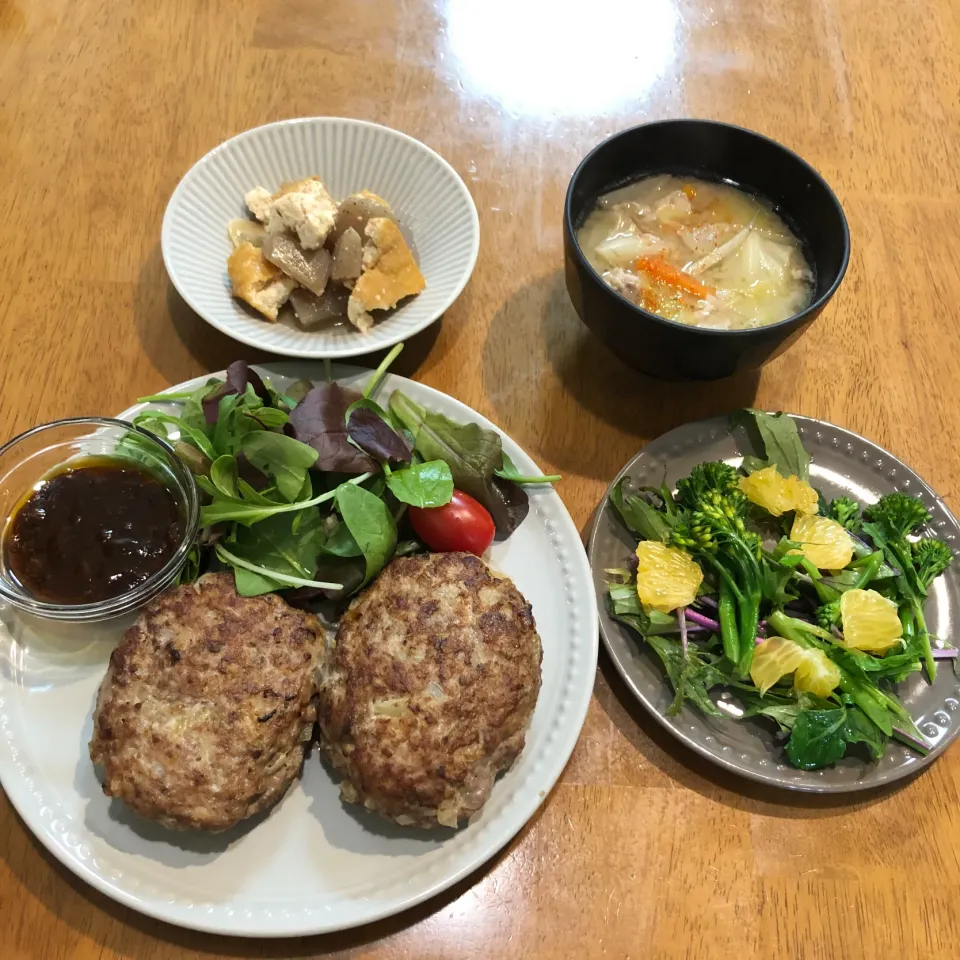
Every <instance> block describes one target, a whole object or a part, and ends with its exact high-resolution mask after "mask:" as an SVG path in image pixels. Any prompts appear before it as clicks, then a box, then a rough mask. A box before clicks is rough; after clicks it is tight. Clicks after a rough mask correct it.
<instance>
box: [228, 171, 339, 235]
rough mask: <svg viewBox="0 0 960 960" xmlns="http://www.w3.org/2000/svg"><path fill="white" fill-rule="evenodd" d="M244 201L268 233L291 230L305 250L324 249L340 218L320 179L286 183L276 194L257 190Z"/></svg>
mask: <svg viewBox="0 0 960 960" xmlns="http://www.w3.org/2000/svg"><path fill="white" fill-rule="evenodd" d="M244 201H245V202H246V204H247V206H248V207H249V208H250V212H251V213H252V214H253V215H254V216H255V217H256V218H257V219H258V220H259V221H260V222H261V223H263V224H264V225H265V226H266V228H267V233H283V232H284V231H285V230H289V231H291V232H292V233H295V234H296V235H297V239H298V240H299V241H300V246H302V247H303V249H304V250H316V249H318V248H319V247H322V246H323V243H324V241H325V240H326V239H327V236H328V235H329V233H330V231H331V230H332V229H333V225H334V222H335V220H336V217H337V209H338V208H337V203H336V201H335V200H334V199H333V197H331V196H330V194H329V193H328V192H327V188H326V187H325V186H324V185H323V181H322V180H321V179H320V178H319V177H307V178H306V179H305V180H296V181H294V182H292V183H285V184H283V186H282V187H281V188H280V189H279V190H278V191H277V192H276V193H273V194H271V193H268V192H267V190H265V189H264V188H263V187H254V188H253V189H252V190H251V191H249V192H248V193H247V195H246V196H245V197H244Z"/></svg>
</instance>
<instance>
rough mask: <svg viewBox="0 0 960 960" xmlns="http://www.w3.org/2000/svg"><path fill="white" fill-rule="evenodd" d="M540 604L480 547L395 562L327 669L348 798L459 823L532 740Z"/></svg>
mask: <svg viewBox="0 0 960 960" xmlns="http://www.w3.org/2000/svg"><path fill="white" fill-rule="evenodd" d="M540 661H541V648H540V637H539V636H538V635H537V631H536V626H535V624H534V621H533V614H532V612H531V609H530V604H529V603H527V601H526V600H525V599H524V597H523V595H522V594H521V593H520V591H519V590H517V588H516V587H515V586H514V585H513V583H512V582H511V581H510V580H508V579H507V578H506V577H503V576H500V575H497V574H494V573H492V572H491V571H490V570H489V569H488V568H487V567H486V566H485V565H484V564H483V562H482V561H480V560H478V559H477V558H476V557H474V556H472V555H470V554H467V553H434V554H426V555H424V556H415V557H401V558H398V559H396V560H394V561H393V562H392V563H391V564H390V565H389V566H388V567H387V568H386V569H385V570H384V571H383V573H382V574H381V575H380V576H379V577H378V578H377V580H376V581H375V582H374V584H373V585H372V586H371V587H370V588H369V589H367V590H366V592H365V593H363V594H362V595H361V596H360V597H359V598H358V599H357V600H355V601H354V602H353V604H352V605H351V606H350V609H349V610H348V611H347V613H346V614H345V616H344V618H343V620H342V621H341V623H340V629H339V631H338V633H337V638H336V642H335V644H334V645H333V646H332V647H331V648H330V649H329V650H327V652H326V653H325V654H324V655H323V657H322V660H321V667H320V678H321V679H320V710H319V721H320V733H321V744H322V746H323V749H324V752H325V753H326V755H327V756H328V758H329V759H330V761H331V763H332V764H333V766H334V767H335V768H336V769H337V770H339V771H341V772H342V773H343V774H344V776H345V778H346V779H345V780H344V781H343V782H342V783H341V793H342V796H343V797H344V799H346V800H348V801H355V802H358V803H362V804H364V806H366V807H367V808H368V809H370V810H374V811H377V812H378V813H381V814H383V815H384V816H386V817H390V818H392V819H394V820H396V821H397V822H398V823H402V824H419V825H421V826H436V825H437V823H438V822H439V823H441V824H444V825H445V826H451V827H454V826H456V825H457V824H458V822H459V821H460V820H461V819H463V818H464V817H467V816H469V815H470V814H471V813H473V812H474V811H476V810H478V809H479V808H480V807H482V806H483V804H484V803H485V802H486V800H487V798H488V797H489V796H490V791H491V789H492V788H493V782H494V779H495V778H496V776H497V774H498V773H499V772H500V771H502V770H505V769H507V768H508V767H509V766H510V765H511V764H512V763H513V761H514V760H515V759H516V757H517V755H518V754H519V753H520V751H521V750H522V749H523V743H524V737H525V735H526V729H527V725H528V723H529V721H530V717H531V715H532V714H533V709H534V707H535V705H536V702H537V695H538V693H539V692H540Z"/></svg>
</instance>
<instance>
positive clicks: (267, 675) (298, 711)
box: [90, 573, 323, 831]
mask: <svg viewBox="0 0 960 960" xmlns="http://www.w3.org/2000/svg"><path fill="white" fill-rule="evenodd" d="M322 644H323V628H322V627H321V625H320V623H319V622H318V621H317V620H316V618H315V617H313V616H312V615H310V614H308V613H304V612H302V611H300V610H294V609H293V608H292V607H290V606H288V605H287V604H286V603H285V602H284V601H283V600H282V599H281V598H280V597H277V596H273V595H268V596H262V597H241V596H239V595H238V594H237V592H236V588H235V587H234V579H233V574H232V573H213V574H207V575H206V576H204V577H201V578H200V579H199V580H198V581H197V582H196V583H193V584H188V585H185V586H181V587H175V588H173V589H171V590H168V591H166V592H165V593H163V594H161V595H160V596H159V597H157V598H156V599H155V600H153V601H151V602H150V603H149V604H147V605H146V606H145V607H144V608H143V610H142V611H141V614H140V617H139V619H138V620H137V622H136V623H135V624H134V625H133V626H132V627H131V628H130V629H129V630H127V632H126V633H125V634H124V637H123V640H122V641H121V643H120V645H119V646H118V647H117V648H116V649H115V650H114V651H113V653H112V655H111V657H110V665H109V667H108V669H107V674H106V676H105V677H104V678H103V683H102V684H101V686H100V693H99V695H98V697H97V706H96V711H95V713H94V717H93V739H92V740H91V741H90V758H91V759H92V760H93V762H94V763H95V764H98V765H101V766H102V767H103V792H104V793H106V794H107V795H108V796H111V797H118V798H119V799H121V800H123V801H124V802H125V803H127V804H128V805H129V806H130V807H131V808H132V809H133V810H135V811H136V812H137V813H138V814H140V815H141V816H143V817H148V818H150V819H151V820H159V821H160V822H161V823H162V824H164V825H165V826H167V827H172V828H194V829H198V830H211V831H216V830H226V829H228V828H229V827H232V826H234V825H235V824H237V823H239V822H240V821H241V820H244V819H245V818H246V817H249V816H252V815H253V814H255V813H258V812H259V811H261V810H265V809H267V808H268V807H270V806H271V805H272V804H274V803H276V802H277V801H278V800H279V799H280V798H281V797H282V796H283V794H284V793H285V792H286V790H287V788H288V787H289V786H290V784H291V783H293V781H294V780H295V779H296V778H297V776H298V774H299V772H300V767H301V765H302V762H303V754H304V748H305V743H306V741H307V740H309V738H310V736H311V733H312V730H313V723H314V720H315V715H316V708H315V699H314V694H315V692H316V680H315V671H316V661H317V655H318V653H319V650H320V648H321V646H322Z"/></svg>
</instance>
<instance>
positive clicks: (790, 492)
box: [740, 467, 818, 517]
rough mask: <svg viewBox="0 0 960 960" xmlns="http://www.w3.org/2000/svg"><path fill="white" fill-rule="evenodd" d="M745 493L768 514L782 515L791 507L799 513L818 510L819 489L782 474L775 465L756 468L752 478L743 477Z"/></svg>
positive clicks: (751, 475)
mask: <svg viewBox="0 0 960 960" xmlns="http://www.w3.org/2000/svg"><path fill="white" fill-rule="evenodd" d="M740 489H741V490H742V491H743V494H744V496H745V497H746V498H747V499H748V500H749V501H750V502H751V503H755V504H756V505H757V506H758V507H763V509H764V510H766V511H767V513H769V514H771V516H774V517H780V516H782V515H783V514H785V513H789V512H790V511H791V510H795V511H796V512H797V513H816V512H817V505H818V498H817V491H816V490H814V489H813V487H811V486H810V484H809V483H806V482H805V481H804V480H801V479H800V478H799V477H793V476H790V477H781V476H780V474H779V473H777V468H776V467H764V468H763V469H762V470H755V471H754V472H753V473H751V474H750V476H749V477H741V478H740Z"/></svg>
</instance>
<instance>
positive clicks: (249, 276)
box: [227, 242, 297, 323]
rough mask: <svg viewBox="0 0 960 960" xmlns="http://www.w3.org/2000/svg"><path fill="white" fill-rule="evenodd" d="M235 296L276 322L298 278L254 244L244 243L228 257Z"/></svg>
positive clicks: (228, 267)
mask: <svg viewBox="0 0 960 960" xmlns="http://www.w3.org/2000/svg"><path fill="white" fill-rule="evenodd" d="M227 272H228V273H229V274H230V285H231V287H232V288H233V295H234V296H235V297H239V298H240V299H241V300H243V301H245V302H246V303H249V304H250V306H251V307H253V309H254V310H257V311H259V312H260V313H262V314H263V315H264V316H265V317H266V318H267V319H268V320H270V321H271V322H272V323H275V322H276V320H277V314H278V313H279V311H280V308H281V307H282V306H283V305H284V304H285V303H286V302H287V298H288V297H289V296H290V292H291V291H292V290H293V289H294V288H295V287H296V286H297V281H296V280H294V279H292V278H291V277H288V276H287V275H286V274H285V273H284V272H283V271H282V270H280V269H279V267H275V266H274V265H273V264H272V263H271V262H270V261H269V260H267V259H266V257H264V255H263V253H262V251H261V250H260V249H259V248H258V247H255V246H254V245H253V244H252V243H249V242H246V243H241V244H240V246H239V247H237V249H236V250H234V251H233V253H231V254H230V258H229V259H228V260H227Z"/></svg>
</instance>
